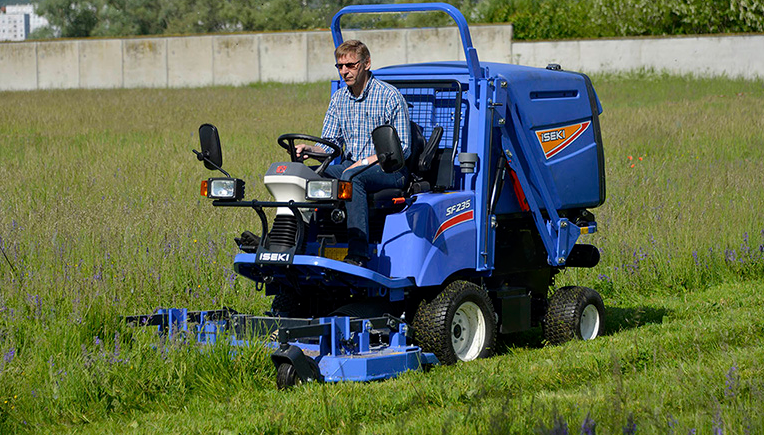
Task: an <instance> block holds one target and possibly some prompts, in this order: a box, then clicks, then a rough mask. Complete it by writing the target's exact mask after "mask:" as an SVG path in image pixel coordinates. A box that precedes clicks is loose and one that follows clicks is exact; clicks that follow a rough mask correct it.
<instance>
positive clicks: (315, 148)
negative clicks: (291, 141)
mask: <svg viewBox="0 0 764 435" xmlns="http://www.w3.org/2000/svg"><path fill="white" fill-rule="evenodd" d="M294 149H295V152H296V153H297V158H298V159H301V160H305V159H307V158H308V156H307V155H305V154H303V151H307V152H311V153H316V154H327V152H326V150H324V149H323V148H321V147H320V146H317V145H307V144H304V143H298V144H297V145H295V146H294Z"/></svg>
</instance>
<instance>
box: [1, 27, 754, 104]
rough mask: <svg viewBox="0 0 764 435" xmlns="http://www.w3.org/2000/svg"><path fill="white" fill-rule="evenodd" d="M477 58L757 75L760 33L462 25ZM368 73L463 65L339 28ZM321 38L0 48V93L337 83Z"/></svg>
mask: <svg viewBox="0 0 764 435" xmlns="http://www.w3.org/2000/svg"><path fill="white" fill-rule="evenodd" d="M470 31H471V34H472V40H473V44H474V45H475V47H476V48H477V51H478V57H479V58H480V60H485V61H494V62H503V63H507V62H513V63H518V64H521V65H530V66H539V67H544V66H546V65H547V64H549V63H558V64H560V65H562V67H563V68H564V69H568V70H575V71H584V72H590V73H591V72H600V71H629V70H634V69H640V68H654V69H656V70H667V71H670V72H672V73H680V74H684V73H696V74H699V75H727V76H732V77H735V76H741V77H746V78H755V77H764V49H762V48H764V35H740V36H707V37H672V38H639V39H601V40H585V41H558V42H515V43H513V42H512V26H510V25H486V26H472V27H471V28H470ZM344 37H345V38H346V39H351V38H357V39H361V40H363V41H364V42H365V43H366V44H367V45H368V46H369V49H370V50H371V53H372V68H379V67H382V66H386V65H394V64H401V63H414V62H426V61H438V60H463V59H464V53H463V50H462V45H461V41H460V39H459V34H458V32H457V31H456V28H453V27H445V28H429V29H397V30H368V31H347V32H345V33H344ZM333 50H334V44H333V42H332V38H331V34H330V33H329V32H327V31H323V32H283V33H262V34H254V33H253V34H242V35H210V36H187V37H168V38H131V39H101V40H99V39H82V40H69V41H49V42H16V43H11V42H8V43H0V91H2V90H32V89H58V88H133V87H194V86H210V85H242V84H246V83H252V82H258V81H276V82H286V83H294V82H305V81H320V80H328V79H332V78H336V77H337V72H336V70H335V69H334V66H333V65H334V58H333V56H332V51H333Z"/></svg>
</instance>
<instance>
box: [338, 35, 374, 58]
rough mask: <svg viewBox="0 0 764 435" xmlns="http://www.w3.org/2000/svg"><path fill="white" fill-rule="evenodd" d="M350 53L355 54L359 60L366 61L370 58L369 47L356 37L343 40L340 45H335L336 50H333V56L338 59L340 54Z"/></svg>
mask: <svg viewBox="0 0 764 435" xmlns="http://www.w3.org/2000/svg"><path fill="white" fill-rule="evenodd" d="M350 53H353V54H355V55H356V57H357V58H358V60H361V61H366V60H369V59H370V58H371V53H369V48H368V47H366V44H364V43H363V42H361V41H359V40H357V39H351V40H349V41H345V42H343V43H342V44H340V46H339V47H337V49H336V50H334V58H335V59H339V58H341V57H342V56H345V55H347V54H350Z"/></svg>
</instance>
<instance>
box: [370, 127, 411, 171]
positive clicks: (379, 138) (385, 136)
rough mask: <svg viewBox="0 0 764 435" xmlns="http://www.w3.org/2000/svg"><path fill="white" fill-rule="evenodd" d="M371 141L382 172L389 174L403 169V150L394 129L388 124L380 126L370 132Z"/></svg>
mask: <svg viewBox="0 0 764 435" xmlns="http://www.w3.org/2000/svg"><path fill="white" fill-rule="evenodd" d="M371 140H372V142H373V143H374V149H375V150H376V152H377V158H378V159H379V166H381V167H382V170H383V171H385V172H387V173H391V172H395V171H398V170H400V169H401V168H402V167H403V165H404V163H405V160H404V158H403V148H401V139H400V138H399V137H398V131H396V130H395V127H393V126H392V125H389V124H385V125H380V126H379V127H377V128H375V129H374V131H372V132H371Z"/></svg>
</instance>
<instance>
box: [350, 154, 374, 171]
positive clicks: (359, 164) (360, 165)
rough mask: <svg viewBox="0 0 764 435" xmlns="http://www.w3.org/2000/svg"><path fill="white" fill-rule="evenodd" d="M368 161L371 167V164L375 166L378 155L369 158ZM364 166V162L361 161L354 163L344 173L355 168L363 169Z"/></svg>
mask: <svg viewBox="0 0 764 435" xmlns="http://www.w3.org/2000/svg"><path fill="white" fill-rule="evenodd" d="M366 160H368V161H369V164H370V165H371V164H373V163H374V162H376V161H377V155H376V154H374V155H371V156H369V157H367V159H366ZM363 166H364V164H363V160H359V161H357V162H355V163H353V164H352V165H350V166H348V167H347V169H345V170H344V171H342V172H347V171H349V170H351V169H353V168H358V167H363Z"/></svg>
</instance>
